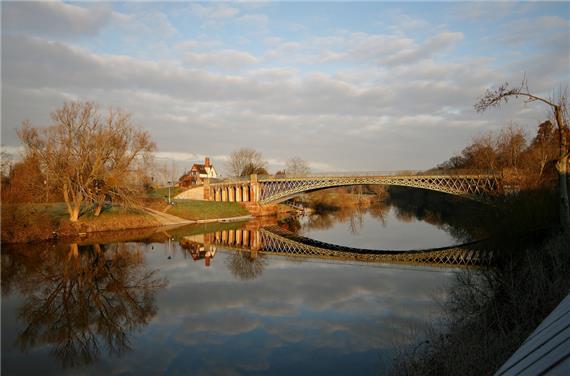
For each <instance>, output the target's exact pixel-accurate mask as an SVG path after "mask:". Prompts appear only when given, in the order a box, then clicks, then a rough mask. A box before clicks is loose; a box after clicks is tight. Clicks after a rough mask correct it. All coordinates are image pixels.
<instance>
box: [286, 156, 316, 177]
mask: <svg viewBox="0 0 570 376" xmlns="http://www.w3.org/2000/svg"><path fill="white" fill-rule="evenodd" d="M310 172H311V168H310V167H309V164H308V163H307V162H306V161H305V160H303V159H301V158H300V157H293V158H291V159H289V160H288V161H287V163H286V165H285V174H287V175H288V176H306V175H309V173H310Z"/></svg>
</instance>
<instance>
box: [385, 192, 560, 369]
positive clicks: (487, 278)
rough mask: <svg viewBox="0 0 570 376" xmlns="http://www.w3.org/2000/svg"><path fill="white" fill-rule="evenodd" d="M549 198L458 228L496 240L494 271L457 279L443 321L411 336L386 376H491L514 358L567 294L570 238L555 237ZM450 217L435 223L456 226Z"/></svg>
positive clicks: (528, 195)
mask: <svg viewBox="0 0 570 376" xmlns="http://www.w3.org/2000/svg"><path fill="white" fill-rule="evenodd" d="M402 197H405V198H406V199H408V200H409V199H410V197H409V195H406V196H402ZM555 199H556V196H555V195H554V193H553V192H552V191H549V190H547V189H544V190H540V191H534V192H533V191H528V192H520V193H518V194H516V195H510V196H507V197H505V198H503V199H502V200H501V201H500V202H499V203H498V204H497V205H496V206H495V207H494V208H493V211H492V212H489V213H488V214H486V215H482V216H480V217H479V218H477V217H475V218H468V219H469V221H465V223H464V224H463V223H462V226H460V227H459V228H463V230H464V231H467V232H469V233H475V232H481V231H482V232H483V233H493V232H494V233H495V234H500V235H501V237H500V239H499V241H497V242H496V244H494V247H495V248H494V249H495V250H494V264H493V266H492V267H489V268H486V269H480V270H466V271H462V272H459V273H458V274H457V280H456V282H455V283H454V285H453V286H450V288H449V289H448V291H449V295H448V297H447V299H446V300H445V301H444V302H441V303H442V304H443V307H444V309H445V319H444V320H443V322H438V323H435V324H434V325H432V326H431V327H430V328H429V329H428V330H426V331H425V332H423V333H419V335H417V334H418V333H416V337H415V340H416V341H417V342H414V343H413V345H411V346H410V347H409V348H404V349H402V351H401V353H400V354H399V356H398V357H397V360H396V364H395V365H394V368H393V370H392V374H393V375H411V374H413V375H457V374H461V375H484V374H493V373H494V372H495V371H496V370H497V369H498V368H499V367H500V366H501V365H502V364H503V363H504V362H505V361H506V360H507V359H508V358H509V357H510V356H511V355H512V354H513V352H514V351H516V349H517V348H518V347H519V346H520V345H521V344H522V343H523V341H524V340H525V339H526V338H527V337H528V335H529V334H530V333H531V332H532V331H533V330H534V329H535V328H536V327H537V326H538V325H539V324H540V322H542V320H544V318H545V317H546V316H547V315H548V314H549V313H550V312H551V311H552V309H554V308H555V307H556V306H557V305H558V304H559V303H560V301H561V300H562V299H563V298H564V297H565V296H566V295H567V294H568V293H569V292H570V252H568V249H569V247H570V237H569V236H568V235H563V234H561V233H559V232H558V226H557V225H556V200H555ZM392 200H393V201H397V200H398V195H392ZM412 201H413V200H412ZM408 204H409V203H408ZM436 206H437V205H436ZM439 206H441V205H439ZM421 209H422V211H426V208H425V207H424V208H421ZM454 211H455V209H453V210H451V209H450V210H447V214H445V213H446V211H444V214H443V216H444V217H447V221H448V222H449V223H454V224H457V223H460V222H457V221H456V220H454V218H455V217H457V216H455V215H452V213H453V212H454ZM477 227H479V229H478V230H477V231H475V229H476V228H477ZM537 229H541V230H540V231H536V230H537ZM548 229H550V230H548ZM547 232H549V234H546V233H547ZM521 234H522V235H521ZM418 337H420V338H422V340H421V341H418V340H417V338H418Z"/></svg>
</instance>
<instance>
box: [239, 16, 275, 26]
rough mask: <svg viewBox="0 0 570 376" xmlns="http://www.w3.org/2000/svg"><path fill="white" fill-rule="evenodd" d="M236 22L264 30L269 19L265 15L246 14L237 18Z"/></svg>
mask: <svg viewBox="0 0 570 376" xmlns="http://www.w3.org/2000/svg"><path fill="white" fill-rule="evenodd" d="M238 21H240V22H243V23H245V24H248V25H252V26H255V27H257V28H260V29H264V28H266V27H267V24H268V23H269V17H267V16H266V15H265V14H246V15H243V16H241V17H238Z"/></svg>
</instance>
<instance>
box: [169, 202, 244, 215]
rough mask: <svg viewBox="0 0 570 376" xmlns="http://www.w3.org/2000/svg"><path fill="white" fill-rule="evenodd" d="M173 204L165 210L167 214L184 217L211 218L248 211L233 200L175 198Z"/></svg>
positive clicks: (241, 213) (242, 213)
mask: <svg viewBox="0 0 570 376" xmlns="http://www.w3.org/2000/svg"><path fill="white" fill-rule="evenodd" d="M174 202H175V205H174V206H173V207H171V208H170V209H168V210H167V213H168V214H172V215H175V216H177V217H181V218H186V219H192V220H197V219H211V218H226V217H238V216H240V215H248V214H249V212H248V211H247V210H246V209H244V208H242V207H241V206H239V205H238V204H237V203H235V202H218V201H199V200H175V201H174Z"/></svg>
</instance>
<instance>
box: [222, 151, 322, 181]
mask: <svg viewBox="0 0 570 376" xmlns="http://www.w3.org/2000/svg"><path fill="white" fill-rule="evenodd" d="M227 170H228V172H229V173H230V175H232V176H249V175H252V174H258V175H269V172H268V171H267V161H266V160H265V159H263V156H262V154H261V153H260V152H258V151H256V150H253V149H251V148H241V149H239V150H236V151H233V152H232V153H231V154H230V158H229V160H228V162H227ZM310 171H311V169H310V167H309V164H308V163H307V162H306V161H304V160H303V159H301V158H300V157H293V158H291V159H289V160H288V161H287V162H286V164H285V170H282V171H278V172H277V173H276V174H275V175H277V176H285V175H287V176H305V175H308V174H309V173H310Z"/></svg>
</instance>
